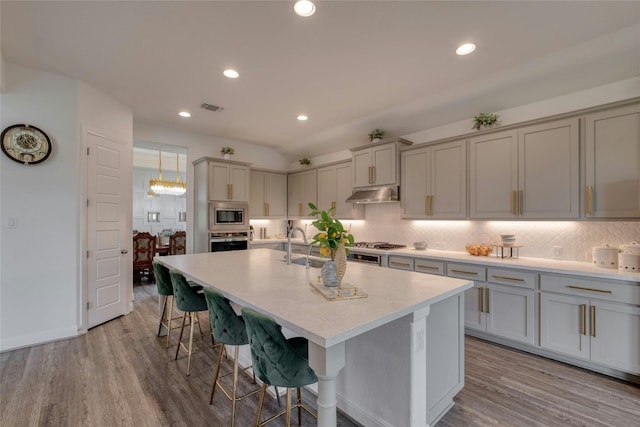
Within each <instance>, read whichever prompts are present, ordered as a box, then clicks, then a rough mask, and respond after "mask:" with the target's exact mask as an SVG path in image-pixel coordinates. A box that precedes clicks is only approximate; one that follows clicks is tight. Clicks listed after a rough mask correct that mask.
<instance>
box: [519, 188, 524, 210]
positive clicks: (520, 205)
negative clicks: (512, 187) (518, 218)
mask: <svg viewBox="0 0 640 427" xmlns="http://www.w3.org/2000/svg"><path fill="white" fill-rule="evenodd" d="M523 206H524V191H523V190H520V191H519V192H518V213H519V214H520V215H523V214H524V209H523Z"/></svg>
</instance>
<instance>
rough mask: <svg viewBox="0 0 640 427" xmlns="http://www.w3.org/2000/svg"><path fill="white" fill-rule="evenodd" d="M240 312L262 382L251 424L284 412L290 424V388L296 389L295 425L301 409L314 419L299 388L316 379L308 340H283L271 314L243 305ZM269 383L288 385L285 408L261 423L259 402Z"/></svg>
mask: <svg viewBox="0 0 640 427" xmlns="http://www.w3.org/2000/svg"><path fill="white" fill-rule="evenodd" d="M241 312H242V317H243V319H244V321H245V325H246V328H247V336H248V337H249V347H250V348H251V359H252V361H253V371H254V372H255V374H256V375H257V377H258V378H259V379H260V381H262V387H261V389H260V397H259V399H258V410H257V413H256V418H255V421H254V423H253V425H254V427H258V426H262V425H265V424H266V423H268V422H269V421H271V420H273V419H275V418H277V417H279V416H281V415H283V414H284V415H285V417H286V419H285V425H286V426H287V427H289V426H290V425H291V409H292V406H291V388H296V389H297V399H296V404H295V405H294V406H293V407H294V408H297V409H298V425H301V424H302V409H304V410H305V411H307V412H308V413H309V414H311V415H312V416H314V417H315V418H317V417H318V416H317V414H316V413H315V412H314V411H313V410H312V409H310V408H309V407H307V406H306V405H304V404H303V403H302V399H301V398H300V387H303V386H306V385H309V384H313V383H315V382H317V381H318V377H317V376H316V374H315V372H314V371H313V369H311V367H310V366H309V349H308V341H307V339H306V338H302V337H295V338H289V339H286V338H285V337H284V335H283V334H282V331H281V326H280V325H278V324H277V323H276V322H275V320H273V319H272V318H271V317H268V316H265V315H264V314H260V313H258V312H256V311H254V310H251V309H250V308H246V307H244V308H242V309H241ZM269 385H273V386H277V387H286V388H287V404H286V409H285V410H284V411H281V412H279V413H277V414H275V415H273V416H272V417H270V418H268V419H266V420H264V421H262V422H261V421H260V416H261V414H262V404H263V403H264V395H265V391H266V389H267V387H268V386H269Z"/></svg>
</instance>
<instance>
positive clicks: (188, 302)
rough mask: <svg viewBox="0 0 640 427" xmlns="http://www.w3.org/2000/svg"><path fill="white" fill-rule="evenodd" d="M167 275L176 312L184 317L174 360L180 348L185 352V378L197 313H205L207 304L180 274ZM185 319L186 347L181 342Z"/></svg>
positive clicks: (171, 272)
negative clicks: (187, 322) (187, 323)
mask: <svg viewBox="0 0 640 427" xmlns="http://www.w3.org/2000/svg"><path fill="white" fill-rule="evenodd" d="M169 274H170V276H171V285H172V286H173V295H174V299H175V302H176V307H178V310H181V311H183V312H184V315H183V316H182V326H181V327H180V340H179V342H178V348H177V349H176V357H175V358H176V359H178V353H179V352H180V347H183V348H184V349H185V350H187V353H188V359H187V376H189V375H190V374H191V354H192V353H193V352H194V351H195V350H194V349H193V328H194V327H195V324H196V322H197V323H198V327H200V323H199V319H198V312H200V311H207V302H206V301H205V299H204V294H203V293H201V292H198V288H197V287H193V286H191V285H190V284H189V282H188V281H187V279H185V277H184V276H183V275H182V273H180V272H178V271H175V270H171V271H170V273H169ZM187 317H189V320H190V328H189V346H188V347H186V346H185V345H184V343H183V342H182V335H183V333H184V324H185V321H186V319H187ZM200 335H201V336H202V329H200ZM211 340H212V341H213V336H212V337H211ZM212 343H213V342H212Z"/></svg>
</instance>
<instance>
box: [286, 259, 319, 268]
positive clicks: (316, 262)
mask: <svg viewBox="0 0 640 427" xmlns="http://www.w3.org/2000/svg"><path fill="white" fill-rule="evenodd" d="M325 262H326V261H324V260H321V259H315V258H309V267H311V268H321V267H322V266H323V265H324V263H325ZM291 264H300V265H307V258H295V259H292V260H291Z"/></svg>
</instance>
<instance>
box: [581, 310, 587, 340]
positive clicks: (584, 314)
mask: <svg viewBox="0 0 640 427" xmlns="http://www.w3.org/2000/svg"><path fill="white" fill-rule="evenodd" d="M579 322H580V335H587V304H580V320H579Z"/></svg>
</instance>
